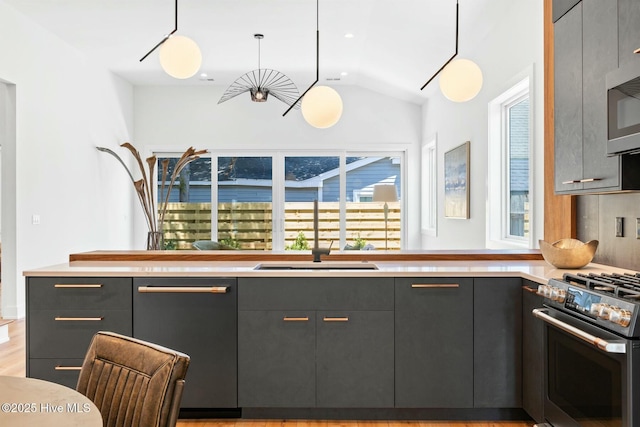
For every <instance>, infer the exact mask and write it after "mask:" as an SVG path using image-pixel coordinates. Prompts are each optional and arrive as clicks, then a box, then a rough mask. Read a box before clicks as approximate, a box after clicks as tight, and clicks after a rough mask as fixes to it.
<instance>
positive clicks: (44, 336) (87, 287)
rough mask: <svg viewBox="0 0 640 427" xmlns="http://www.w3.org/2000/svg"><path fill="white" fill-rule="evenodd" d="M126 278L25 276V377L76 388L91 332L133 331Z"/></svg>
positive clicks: (124, 332) (128, 287) (125, 333)
mask: <svg viewBox="0 0 640 427" xmlns="http://www.w3.org/2000/svg"><path fill="white" fill-rule="evenodd" d="M131 283H132V281H131V279H130V278H114V277H109V278H101V277H53V278H48V277H28V278H27V282H26V286H27V289H26V296H27V327H26V340H27V341H26V342H27V346H26V347H27V366H26V371H27V372H26V374H27V376H28V377H32V378H40V379H43V380H47V381H53V382H57V383H60V384H63V385H66V386H67V387H71V388H75V387H76V384H77V382H78V375H79V374H80V367H81V366H82V362H83V360H84V356H85V354H86V352H87V349H88V348H89V343H90V342H91V338H92V337H93V335H94V334H95V333H96V332H98V331H101V330H108V331H113V332H117V333H121V334H124V335H129V336H130V335H131V334H132V321H131V317H132V312H131Z"/></svg>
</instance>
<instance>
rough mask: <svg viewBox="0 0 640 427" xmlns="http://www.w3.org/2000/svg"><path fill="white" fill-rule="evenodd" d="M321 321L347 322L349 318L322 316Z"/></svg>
mask: <svg viewBox="0 0 640 427" xmlns="http://www.w3.org/2000/svg"><path fill="white" fill-rule="evenodd" d="M322 320H323V321H324V322H348V321H349V318H348V317H347V316H344V317H327V316H324V317H323V319H322Z"/></svg>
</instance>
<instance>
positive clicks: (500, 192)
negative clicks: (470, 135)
mask: <svg viewBox="0 0 640 427" xmlns="http://www.w3.org/2000/svg"><path fill="white" fill-rule="evenodd" d="M530 92H531V89H530V79H529V77H527V78H525V79H523V80H521V81H520V82H518V83H517V84H516V85H514V86H513V87H511V88H510V89H509V90H507V91H506V92H504V93H503V94H502V95H500V96H499V97H497V98H496V99H494V100H493V101H491V102H490V103H489V150H488V153H489V159H488V175H489V192H488V202H489V203H488V211H487V225H488V230H489V232H488V242H487V246H488V247H490V248H509V247H532V242H531V236H532V233H531V224H532V221H531V220H532V218H531V212H532V209H531V197H530V195H531V170H532V168H531V152H532V150H531V140H532V138H531V129H532V127H531V123H532V122H533V120H532V108H531V99H530V96H529V94H530Z"/></svg>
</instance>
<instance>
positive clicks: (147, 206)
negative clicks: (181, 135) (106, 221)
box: [96, 142, 207, 232]
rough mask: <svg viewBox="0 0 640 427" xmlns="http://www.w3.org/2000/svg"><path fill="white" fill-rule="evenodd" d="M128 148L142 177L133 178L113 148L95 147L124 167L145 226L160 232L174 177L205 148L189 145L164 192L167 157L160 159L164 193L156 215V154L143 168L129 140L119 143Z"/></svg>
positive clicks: (162, 191)
mask: <svg viewBox="0 0 640 427" xmlns="http://www.w3.org/2000/svg"><path fill="white" fill-rule="evenodd" d="M120 146H121V147H124V148H126V149H128V150H129V151H130V152H131V154H132V155H133V157H134V158H135V160H136V162H137V163H138V167H139V168H140V173H141V174H142V178H140V179H138V180H135V179H134V178H133V174H132V173H131V171H130V170H129V168H128V167H127V165H126V164H125V163H124V162H123V161H122V159H121V158H120V156H119V155H118V154H116V153H115V152H114V151H113V150H110V149H108V148H104V147H96V148H97V149H98V150H99V151H102V152H104V153H109V154H111V155H112V156H113V157H115V158H116V159H117V160H118V161H119V162H120V164H121V165H122V166H123V167H124V168H125V170H126V171H127V173H128V174H129V178H131V182H132V183H133V187H134V188H135V190H136V195H137V196H138V200H139V201H140V205H141V206H142V211H143V213H144V216H145V219H146V221H147V226H148V227H149V231H150V232H162V230H163V226H164V217H165V214H166V213H167V204H168V203H169V195H170V194H171V189H172V188H173V185H174V184H175V182H176V179H178V177H179V176H180V172H181V171H182V169H183V168H184V167H185V166H186V165H187V164H189V163H190V162H192V161H194V160H196V159H199V158H200V156H201V155H202V154H204V153H206V152H207V150H198V151H196V150H195V149H194V148H193V147H189V148H188V149H187V150H186V151H185V152H184V153H183V154H182V156H180V159H178V161H177V163H176V165H175V167H174V168H173V171H172V172H171V180H170V181H169V185H168V186H166V192H165V182H166V180H167V174H168V171H169V159H164V160H163V161H162V176H161V180H162V186H161V188H160V192H161V194H164V195H165V197H164V201H162V203H161V204H160V205H159V207H160V210H159V214H158V215H156V212H157V210H156V197H155V194H154V191H153V174H154V172H155V166H156V163H157V161H158V159H157V157H156V156H151V157H148V158H147V159H146V164H147V168H145V166H144V164H145V162H143V161H142V157H141V156H140V153H139V152H138V150H137V149H136V148H135V147H134V146H133V145H131V144H130V143H129V142H125V143H124V144H121V145H120Z"/></svg>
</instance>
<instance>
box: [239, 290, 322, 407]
mask: <svg viewBox="0 0 640 427" xmlns="http://www.w3.org/2000/svg"><path fill="white" fill-rule="evenodd" d="M241 282H242V279H241ZM238 336H239V338H240V339H239V340H238V365H239V370H238V406H240V407H260V408H274V407H289V408H291V407H301V408H312V407H315V406H316V385H315V384H316V381H315V379H316V353H315V351H316V321H315V312H314V311H312V310H309V311H302V312H293V311H277V310H273V311H268V310H252V311H246V310H240V311H239V312H238Z"/></svg>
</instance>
